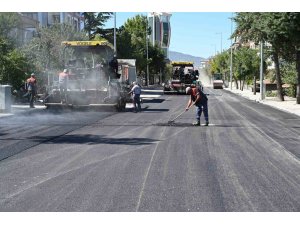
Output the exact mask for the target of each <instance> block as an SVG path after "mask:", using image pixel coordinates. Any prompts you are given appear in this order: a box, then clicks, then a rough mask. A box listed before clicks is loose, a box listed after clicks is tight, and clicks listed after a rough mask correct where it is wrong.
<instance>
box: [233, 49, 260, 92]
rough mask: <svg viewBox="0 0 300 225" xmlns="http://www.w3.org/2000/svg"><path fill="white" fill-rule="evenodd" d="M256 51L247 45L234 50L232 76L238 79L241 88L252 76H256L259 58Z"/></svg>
mask: <svg viewBox="0 0 300 225" xmlns="http://www.w3.org/2000/svg"><path fill="white" fill-rule="evenodd" d="M257 53H258V51H257V50H254V49H250V48H247V47H242V48H239V49H238V50H236V51H235V52H234V60H233V68H236V69H235V70H234V71H233V76H234V78H235V80H239V81H240V82H241V83H240V88H241V90H242V89H243V86H244V84H245V82H247V83H248V84H249V83H250V82H251V81H252V80H253V77H255V78H258V76H259V69H260V58H259V56H258V54H257Z"/></svg>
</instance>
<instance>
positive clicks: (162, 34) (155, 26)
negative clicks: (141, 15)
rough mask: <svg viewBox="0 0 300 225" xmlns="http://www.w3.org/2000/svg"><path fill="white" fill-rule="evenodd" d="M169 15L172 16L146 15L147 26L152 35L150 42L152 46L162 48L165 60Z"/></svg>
mask: <svg viewBox="0 0 300 225" xmlns="http://www.w3.org/2000/svg"><path fill="white" fill-rule="evenodd" d="M171 15H172V14H170V13H166V12H159V13H156V12H152V13H148V26H149V27H150V28H151V30H152V33H151V35H150V36H149V39H150V42H151V43H152V44H153V46H154V45H155V44H158V45H159V46H160V47H161V48H162V50H163V51H164V54H165V58H166V59H168V58H169V46H170V39H171V24H170V18H171Z"/></svg>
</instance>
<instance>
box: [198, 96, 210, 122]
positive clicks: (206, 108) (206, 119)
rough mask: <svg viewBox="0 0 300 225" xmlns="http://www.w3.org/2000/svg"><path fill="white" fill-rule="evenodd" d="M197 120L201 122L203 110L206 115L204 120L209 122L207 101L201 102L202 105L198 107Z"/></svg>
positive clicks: (199, 104)
mask: <svg viewBox="0 0 300 225" xmlns="http://www.w3.org/2000/svg"><path fill="white" fill-rule="evenodd" d="M196 108H197V110H196V120H197V121H200V117H201V114H202V110H203V114H204V118H205V121H206V122H208V107H207V101H206V102H201V103H198V104H197V105H196Z"/></svg>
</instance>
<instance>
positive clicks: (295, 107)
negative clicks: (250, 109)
mask: <svg viewBox="0 0 300 225" xmlns="http://www.w3.org/2000/svg"><path fill="white" fill-rule="evenodd" d="M224 90H227V91H230V92H232V93H234V94H237V95H240V96H242V97H244V98H247V99H250V100H253V101H255V102H259V103H262V104H265V105H269V106H271V107H274V108H276V109H279V110H282V111H285V112H289V113H292V114H295V115H297V116H300V104H296V98H291V97H287V96H284V99H285V100H284V101H279V100H278V99H277V97H266V98H265V99H264V100H261V99H260V93H259V92H257V93H256V95H254V94H253V92H252V91H251V90H248V89H244V90H243V91H241V90H238V89H236V88H235V87H233V88H232V90H230V88H224Z"/></svg>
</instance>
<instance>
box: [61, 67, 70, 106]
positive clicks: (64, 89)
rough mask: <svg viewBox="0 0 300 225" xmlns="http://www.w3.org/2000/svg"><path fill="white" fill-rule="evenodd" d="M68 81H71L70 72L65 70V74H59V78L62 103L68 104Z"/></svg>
mask: <svg viewBox="0 0 300 225" xmlns="http://www.w3.org/2000/svg"><path fill="white" fill-rule="evenodd" d="M68 80H69V73H68V70H67V69H64V71H63V72H61V73H59V77H58V83H59V91H60V99H61V103H63V102H66V99H67V96H66V95H67V89H68Z"/></svg>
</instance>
